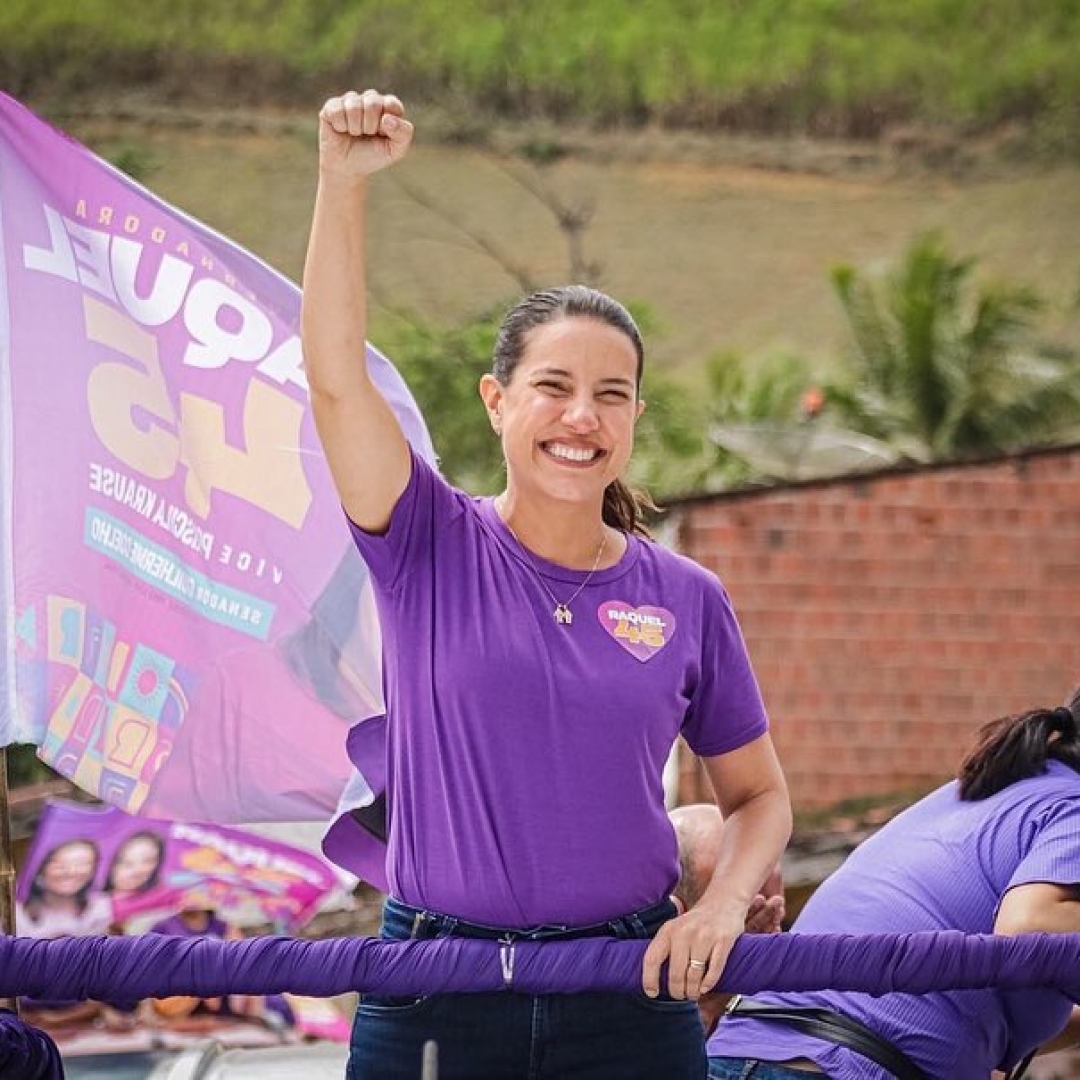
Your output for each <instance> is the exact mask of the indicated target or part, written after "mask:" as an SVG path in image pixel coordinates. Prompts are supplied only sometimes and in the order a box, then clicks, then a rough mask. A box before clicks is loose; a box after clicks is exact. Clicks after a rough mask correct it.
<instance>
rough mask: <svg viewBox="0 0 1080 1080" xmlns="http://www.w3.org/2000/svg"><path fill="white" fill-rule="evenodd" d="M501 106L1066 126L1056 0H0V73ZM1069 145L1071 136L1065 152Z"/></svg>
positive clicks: (621, 114)
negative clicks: (385, 94) (374, 93)
mask: <svg viewBox="0 0 1080 1080" xmlns="http://www.w3.org/2000/svg"><path fill="white" fill-rule="evenodd" d="M356 82H360V83H364V84H378V85H393V86H394V87H395V88H397V89H399V90H400V91H401V92H403V93H404V94H407V95H408V96H409V97H410V98H412V99H413V100H418V99H426V100H429V101H431V100H436V99H437V100H441V101H442V102H444V103H449V104H450V105H451V106H454V105H460V104H461V103H465V102H467V103H468V105H469V108H470V109H475V108H477V107H483V108H485V109H488V110H491V111H492V112H495V113H500V114H504V115H505V114H513V115H515V116H529V115H544V116H548V117H553V116H554V117H559V116H564V117H566V116H569V117H574V118H576V119H581V118H588V119H591V120H595V121H603V122H618V123H638V122H644V121H663V122H665V123H667V124H672V125H683V126H689V127H701V128H705V129H716V128H728V129H736V130H744V131H757V132H773V131H788V132H791V131H802V132H810V133H815V134H828V135H844V136H852V135H854V136H875V135H878V134H880V133H882V132H884V131H886V130H887V129H889V128H890V127H892V126H895V125H898V124H905V123H911V122H917V123H921V124H931V125H944V126H947V127H951V128H954V129H962V130H967V131H971V130H979V129H986V128H990V127H993V126H997V125H1001V124H1003V123H1009V122H1011V123H1020V124H1022V125H1025V126H1029V127H1031V128H1032V129H1033V130H1034V131H1035V132H1036V134H1037V136H1038V142H1039V144H1040V145H1041V146H1043V147H1046V148H1049V149H1051V150H1055V151H1057V152H1068V150H1069V148H1070V147H1075V145H1076V144H1077V143H1078V142H1080V140H1078V139H1077V138H1076V137H1077V136H1078V135H1080V104H1078V102H1080V3H1077V2H1076V0H904V2H903V3H897V2H896V0H667V2H658V0H636V2H634V3H632V4H631V3H626V2H625V0H545V2H544V3H542V4H526V3H523V2H521V0H516V2H515V0H454V3H453V4H448V3H447V2H446V0H232V2H230V3H229V4H222V3H216V2H213V0H5V3H4V4H2V5H0V85H3V86H4V87H5V88H6V89H8V90H10V91H12V92H14V93H16V94H17V95H20V96H34V97H40V96H43V95H45V94H56V95H63V94H73V93H86V92H96V93H102V92H104V93H109V92H114V91H116V90H119V89H122V88H125V87H131V86H139V87H144V88H145V87H147V86H152V87H154V88H155V89H156V91H157V92H159V93H160V94H162V95H164V96H165V97H167V98H168V99H170V100H173V101H175V100H178V99H187V100H204V101H205V100H211V99H213V100H215V101H216V102H218V103H223V102H228V101H239V102H243V103H247V104H250V103H254V102H261V103H266V102H267V101H271V100H277V101H279V102H281V101H286V100H288V101H291V102H293V103H295V101H296V97H297V95H301V96H302V97H303V98H304V100H309V99H311V98H312V97H314V96H315V95H316V94H317V93H321V92H323V91H329V90H330V89H336V88H338V87H340V86H342V85H352V84H353V83H356ZM1073 152H1075V150H1074V151H1073Z"/></svg>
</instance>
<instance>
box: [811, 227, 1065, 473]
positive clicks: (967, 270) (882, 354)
mask: <svg viewBox="0 0 1080 1080" xmlns="http://www.w3.org/2000/svg"><path fill="white" fill-rule="evenodd" d="M974 269H975V262H974V260H972V259H955V258H953V257H951V256H950V255H949V254H948V252H947V251H946V250H945V246H944V243H943V241H942V239H941V237H940V236H939V235H937V234H935V233H929V234H926V235H923V236H921V237H919V238H918V239H917V240H916V241H915V242H914V244H913V245H912V246H911V248H910V249H909V250H908V252H907V254H906V255H905V257H904V259H903V261H902V263H901V265H900V267H899V269H898V270H897V271H896V272H894V273H893V274H891V275H890V276H888V278H887V279H886V280H885V281H884V282H882V283H878V282H875V281H873V280H872V279H871V278H870V277H869V276H868V275H864V274H860V273H859V272H858V271H857V270H855V269H854V268H853V267H851V266H840V267H837V268H836V269H835V270H834V271H833V282H834V285H835V287H836V290H837V293H838V295H839V298H840V303H841V305H842V306H843V309H844V314H845V315H846V317H847V321H848V325H849V328H850V330H851V336H852V340H853V345H854V348H853V350H852V353H851V355H850V358H849V370H848V373H847V375H846V377H842V378H841V379H840V380H838V381H837V382H836V384H835V385H832V386H830V387H829V388H828V398H829V401H830V403H831V404H832V405H833V406H835V407H836V408H837V409H838V410H839V411H840V412H841V414H842V415H844V416H845V417H846V419H847V421H848V422H849V423H850V424H851V425H852V426H853V427H856V428H858V430H860V431H863V432H865V433H866V434H868V435H871V436H874V437H876V438H879V439H883V440H885V441H887V442H890V443H892V444H893V445H894V446H896V447H897V448H898V449H900V450H902V451H903V452H904V453H905V454H906V455H908V456H909V457H911V458H914V459H915V460H920V461H927V460H942V459H950V458H956V457H970V456H979V455H983V454H987V453H993V452H998V451H1002V450H1009V449H1016V448H1019V447H1024V446H1031V445H1035V444H1039V443H1044V442H1050V441H1053V440H1055V439H1060V438H1063V437H1065V436H1066V435H1067V434H1071V433H1068V432H1067V429H1068V428H1069V427H1070V426H1072V425H1076V424H1077V423H1078V422H1080V379H1078V375H1080V363H1078V361H1077V358H1076V356H1075V355H1073V354H1071V353H1068V352H1060V351H1059V352H1058V353H1056V354H1055V353H1053V352H1051V351H1050V350H1048V349H1046V348H1043V347H1040V346H1039V345H1038V344H1037V342H1036V340H1035V336H1034V332H1033V328H1034V321H1035V315H1036V314H1037V313H1038V311H1039V310H1040V307H1041V305H1040V302H1039V299H1038V297H1037V296H1036V295H1035V294H1034V293H1033V292H1031V290H1029V289H1026V288H1024V287H1020V286H1015V285H981V286H976V285H975V283H974V282H973V281H972V276H973V272H974Z"/></svg>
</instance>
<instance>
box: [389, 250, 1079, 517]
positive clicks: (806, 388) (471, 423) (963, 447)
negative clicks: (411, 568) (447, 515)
mask: <svg viewBox="0 0 1080 1080" xmlns="http://www.w3.org/2000/svg"><path fill="white" fill-rule="evenodd" d="M975 268H976V262H975V260H973V259H962V258H957V257H955V256H953V255H951V254H950V253H949V252H948V251H947V250H946V247H945V245H944V242H943V241H942V239H941V238H940V236H938V235H937V234H934V233H928V234H925V235H923V236H920V237H917V238H916V239H915V241H914V242H913V243H912V244H911V246H910V247H909V248H908V250H907V251H906V252H905V253H904V255H903V257H902V258H901V260H900V261H899V263H898V265H897V266H896V267H894V268H891V269H890V270H889V272H888V273H887V274H885V275H882V277H881V280H878V279H877V278H876V277H873V276H870V275H867V274H864V273H861V272H859V271H857V270H855V269H854V268H853V267H851V266H840V267H837V268H836V269H835V270H834V272H833V282H834V286H835V288H836V292H837V295H838V299H839V302H840V305H841V307H842V308H843V311H844V314H845V317H846V319H847V323H848V328H849V330H850V334H851V339H852V342H853V347H852V349H851V352H850V355H848V356H847V357H845V358H843V360H842V361H841V362H839V363H838V364H837V375H836V376H835V377H833V378H832V379H831V380H829V381H827V382H826V383H825V384H824V385H822V386H820V387H818V386H817V385H815V380H814V376H813V373H812V368H811V365H810V364H809V363H808V362H806V361H805V360H803V359H801V358H800V357H797V356H791V355H775V356H766V357H764V358H756V359H751V358H748V357H744V356H741V355H739V354H736V353H730V352H729V353H720V354H717V355H715V356H713V357H711V358H709V359H708V360H707V361H706V362H705V364H704V369H703V370H704V392H703V388H702V386H701V385H700V384H699V383H698V382H694V383H691V381H690V380H689V379H688V378H686V377H685V376H677V375H673V374H670V373H667V372H665V371H664V370H663V369H657V368H650V369H649V370H648V371H647V373H646V378H645V386H644V397H645V399H646V401H647V402H648V408H647V409H646V411H645V413H644V414H643V416H642V419H641V422H640V423H639V425H638V432H637V440H636V449H635V453H634V461H633V465H632V471H631V477H630V478H631V480H632V481H633V482H634V483H636V484H641V485H644V486H645V487H647V488H648V489H649V490H650V491H652V492H654V493H655V494H656V495H657V496H658V497H659V498H660V499H661V501H663V498H664V497H665V496H666V497H671V496H673V495H679V494H686V493H689V492H691V491H706V490H719V489H723V488H730V487H733V486H738V485H746V484H753V483H767V482H773V481H776V480H784V479H795V478H798V477H803V476H806V475H810V473H809V472H808V471H807V470H808V468H809V467H811V466H812V463H808V462H807V461H806V460H805V456H806V452H807V451H808V450H809V448H810V445H811V444H812V443H814V442H815V441H817V440H819V439H820V437H821V436H822V435H828V436H829V437H831V438H832V439H834V440H836V439H840V440H841V441H844V440H846V441H848V442H849V444H850V443H859V444H867V445H869V444H871V443H872V444H873V445H875V446H879V447H881V448H882V450H885V451H889V454H888V456H884V455H883V456H882V458H881V459H880V460H885V461H887V460H908V461H921V462H926V461H946V460H955V459H961V458H965V457H972V456H978V455H992V454H995V453H1002V452H1007V451H1012V450H1017V449H1022V448H1025V447H1029V446H1035V445H1040V444H1052V443H1054V442H1064V441H1071V440H1074V439H1075V438H1076V437H1077V434H1078V432H1080V354H1078V353H1076V352H1070V351H1068V350H1065V349H1058V350H1052V349H1049V348H1047V347H1045V346H1042V345H1040V343H1039V341H1038V338H1037V336H1036V314H1037V312H1038V310H1039V301H1038V299H1037V297H1036V296H1035V294H1034V293H1033V292H1031V290H1029V289H1027V288H1023V287H1019V286H1012V285H1008V284H997V285H986V284H984V285H978V284H976V282H975V280H974V277H973V275H974V270H975ZM636 314H637V315H638V317H639V319H640V320H641V321H642V322H643V323H644V324H646V325H647V324H648V321H649V313H648V311H639V312H637V313H636ZM500 318H501V311H495V312H487V313H485V314H484V315H482V316H480V317H478V318H476V319H471V320H465V321H464V322H463V323H461V324H459V325H456V326H454V327H452V328H450V329H443V328H438V327H435V326H433V325H431V324H429V323H427V322H424V321H422V320H421V319H420V318H419V317H418V316H411V315H410V316H405V315H404V314H399V323H398V326H397V328H396V330H395V331H394V332H393V333H391V334H390V335H389V336H388V337H387V338H386V339H385V344H386V347H387V349H388V352H389V354H390V355H392V356H393V357H394V359H395V363H396V364H397V366H398V368H399V369H400V370H401V372H402V374H403V375H404V377H405V379H406V381H407V382H408V383H409V386H410V387H411V388H412V390H413V393H414V394H415V395H416V398H417V401H418V403H419V405H420V408H421V411H422V412H423V414H424V416H425V418H426V420H427V422H428V425H429V427H430V429H431V432H432V437H433V439H434V441H435V445H436V449H437V450H438V451H439V453H440V456H441V461H442V467H443V470H444V471H445V473H446V474H447V476H449V477H450V478H451V479H452V480H453V481H454V482H455V483H457V484H459V485H461V486H462V487H464V488H466V489H467V490H470V491H474V492H478V493H479V492H493V491H496V490H498V489H499V487H500V486H501V483H502V459H501V456H500V452H499V447H498V443H497V441H496V440H495V439H494V437H493V436H491V434H490V433H489V431H488V429H487V427H486V425H484V424H482V423H480V422H479V417H480V405H479V402H478V400H477V394H476V385H477V382H478V381H479V378H480V376H481V374H482V373H483V372H484V371H486V370H488V367H489V364H490V356H491V349H492V344H493V342H494V339H495V334H496V330H497V327H498V322H499V319H500ZM866 437H868V438H866ZM740 447H741V448H743V452H742V453H740V452H739V449H740ZM825 468H826V471H828V470H829V469H830V468H831V471H833V472H841V471H843V468H844V465H843V459H841V458H837V459H833V461H832V462H831V464H830V463H828V462H827V463H826V466H825Z"/></svg>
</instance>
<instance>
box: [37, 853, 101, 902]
mask: <svg viewBox="0 0 1080 1080" xmlns="http://www.w3.org/2000/svg"><path fill="white" fill-rule="evenodd" d="M96 869H97V855H96V854H95V852H94V849H93V848H92V847H91V846H90V845H89V844H87V843H84V842H81V841H75V842H74V843H70V844H64V845H63V846H62V847H59V848H57V849H56V851H54V852H53V853H52V855H50V856H49V858H48V859H46V861H45V863H44V865H43V866H42V867H41V873H40V880H41V885H42V888H43V889H44V890H45V891H46V892H50V893H53V894H54V895H56V896H74V895H76V893H78V892H80V891H81V890H82V889H85V888H86V887H87V885H89V884H90V882H91V881H93V880H94V871H95V870H96Z"/></svg>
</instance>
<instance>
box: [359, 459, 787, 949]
mask: <svg viewBox="0 0 1080 1080" xmlns="http://www.w3.org/2000/svg"><path fill="white" fill-rule="evenodd" d="M352 531H353V535H354V537H355V539H356V543H357V546H358V547H359V549H360V552H361V554H362V555H363V557H364V559H365V561H366V562H367V564H368V566H369V568H370V569H371V573H372V577H373V580H374V582H375V586H376V597H377V601H378V605H379V614H380V621H381V624H382V630H383V649H384V680H385V692H386V705H387V714H388V717H389V741H388V762H387V789H388V796H389V802H388V807H389V814H390V835H389V855H388V877H389V882H390V889H391V892H392V893H393V895H395V896H396V897H398V898H399V899H401V900H403V901H404V902H405V903H408V904H412V905H415V906H417V907H422V908H425V909H427V910H431V911H437V912H441V913H444V914H450V915H456V916H458V917H459V918H463V919H467V920H469V921H472V922H478V923H482V924H485V925H489V926H507V927H518V928H524V927H532V926H538V925H541V924H557V925H587V924H590V923H595V922H599V921H602V920H605V919H608V918H613V917H615V916H617V915H621V914H626V913H629V912H631V911H635V910H639V909H641V908H643V907H647V906H649V905H651V904H654V903H656V901H657V900H659V899H660V898H661V897H663V896H664V895H665V894H666V893H667V892H668V891H669V890H670V889H671V888H672V886H673V885H674V883H675V880H676V875H677V854H676V845H675V839H674V835H673V832H672V829H671V826H670V824H669V822H668V819H667V815H666V813H665V808H664V792H663V785H662V771H663V767H664V763H665V761H666V759H667V756H668V752H669V751H670V749H671V746H672V744H673V743H674V741H675V739H676V737H677V736H678V735H679V734H680V733H681V734H682V735H684V736H685V737H686V740H687V742H688V744H689V745H690V746H691V748H692V749H693V750H694V751H695V752H696V753H698V754H701V755H714V754H723V753H726V752H727V751H730V750H735V749H737V748H738V747H740V746H743V745H744V744H746V743H747V742H750V741H751V740H753V739H755V738H758V737H759V736H760V735H762V734H763V733H764V732H765V731H766V729H767V721H766V717H765V712H764V708H763V706H762V702H761V695H760V693H759V691H758V686H757V682H756V680H755V678H754V675H753V672H752V670H751V667H750V663H749V661H748V659H747V655H746V649H745V646H744V643H743V640H742V636H741V634H740V632H739V628H738V625H737V623H736V620H735V616H734V614H733V612H732V609H731V605H730V603H729V602H728V599H727V596H726V595H725V593H724V591H723V589H722V588H721V586H720V583H719V582H718V581H717V579H716V578H715V577H714V576H713V575H712V574H710V573H708V572H707V571H705V570H703V569H702V568H701V567H700V566H697V565H696V564H695V563H692V562H691V561H689V560H688V559H685V558H683V557H681V556H679V555H676V554H674V553H673V552H670V551H668V550H666V549H664V548H663V547H660V546H659V545H657V544H652V543H648V542H644V541H642V540H640V539H638V538H635V537H633V536H631V537H629V538H628V546H627V549H626V552H625V554H624V555H623V557H622V559H620V561H619V562H618V563H617V564H616V565H615V566H613V567H610V568H609V569H605V570H601V571H599V572H598V573H596V574H594V575H593V576H592V577H591V579H590V580H589V581H588V584H587V585H585V588H584V589H583V590H582V592H581V593H580V595H578V596H577V597H576V598H575V599H574V601H573V614H574V621H573V625H571V626H562V625H559V624H558V623H556V621H555V619H554V617H553V614H552V609H553V604H552V602H551V598H550V597H549V596H548V594H547V593H546V592H545V590H544V589H543V587H542V586H541V584H540V581H539V580H538V578H537V574H536V573H535V572H534V571H533V570H532V569H531V568H530V567H529V565H528V564H527V562H526V561H525V560H526V558H527V557H528V556H527V555H526V553H525V552H524V550H523V549H522V548H521V546H520V545H519V544H518V543H517V541H516V540H515V539H514V537H513V535H512V534H511V533H510V531H509V530H508V529H507V527H506V526H505V525H504V524H503V522H502V521H501V519H500V518H499V516H498V514H497V513H496V511H495V509H494V505H493V501H492V500H491V499H474V498H472V497H470V496H468V495H465V494H464V493H462V492H460V491H458V490H456V489H454V488H452V487H450V486H449V485H448V484H447V483H446V482H445V481H444V480H443V479H442V478H441V477H440V476H439V475H438V474H437V473H435V472H434V471H433V470H432V468H431V467H430V466H429V465H427V464H426V463H425V462H424V461H423V460H422V459H420V458H418V457H417V456H415V455H414V456H413V465H412V476H411V478H410V481H409V485H408V488H407V489H406V491H405V492H404V494H403V495H402V497H401V499H400V500H399V502H398V504H397V506H396V507H395V508H394V512H393V515H392V518H391V521H390V525H389V529H388V530H387V532H386V534H385V536H373V535H371V534H368V533H365V532H364V531H362V530H361V529H359V528H357V527H356V526H355V525H353V526H352ZM532 562H533V565H534V566H535V567H536V570H538V571H539V573H540V574H542V575H543V578H544V581H545V582H546V583H547V586H548V588H549V589H550V590H551V592H552V593H553V594H554V595H555V596H556V597H558V598H559V599H560V600H566V599H569V598H570V597H571V596H573V595H574V593H575V591H576V590H577V589H578V587H579V586H581V585H582V583H583V582H584V581H585V579H586V577H587V576H588V575H587V574H586V573H585V572H582V571H576V570H568V569H565V568H563V567H559V566H557V565H555V564H552V563H547V562H545V561H543V560H541V559H539V558H535V557H534V558H533V559H532Z"/></svg>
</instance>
